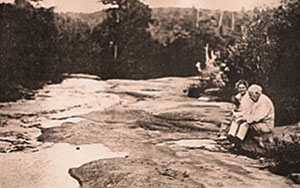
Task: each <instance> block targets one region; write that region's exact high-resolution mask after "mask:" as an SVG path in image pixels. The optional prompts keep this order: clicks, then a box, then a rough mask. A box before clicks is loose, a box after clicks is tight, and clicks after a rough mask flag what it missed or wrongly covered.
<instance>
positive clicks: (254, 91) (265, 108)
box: [228, 84, 275, 145]
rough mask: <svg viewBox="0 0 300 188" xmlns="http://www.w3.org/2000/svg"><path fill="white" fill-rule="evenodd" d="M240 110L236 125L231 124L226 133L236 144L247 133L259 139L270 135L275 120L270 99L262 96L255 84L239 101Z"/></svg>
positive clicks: (259, 88)
mask: <svg viewBox="0 0 300 188" xmlns="http://www.w3.org/2000/svg"><path fill="white" fill-rule="evenodd" d="M246 97H247V98H246ZM249 99H250V100H249ZM240 110H241V113H240V114H238V115H236V117H235V118H236V120H235V122H236V123H232V124H231V126H230V130H229V133H228V134H229V137H230V139H231V140H234V142H235V143H236V144H239V143H241V141H243V140H244V139H245V137H246V135H247V133H248V132H252V134H253V135H256V136H260V137H261V136H263V135H266V134H269V133H272V129H273V128H274V120H275V112H274V106H273V103H272V101H271V99H270V98H269V97H267V96H266V95H264V94H262V88H261V87H260V86H258V85H255V84H254V85H251V86H250V88H249V89H248V93H247V95H246V96H244V98H243V99H242V100H241V104H240ZM261 144H262V143H260V145H261Z"/></svg>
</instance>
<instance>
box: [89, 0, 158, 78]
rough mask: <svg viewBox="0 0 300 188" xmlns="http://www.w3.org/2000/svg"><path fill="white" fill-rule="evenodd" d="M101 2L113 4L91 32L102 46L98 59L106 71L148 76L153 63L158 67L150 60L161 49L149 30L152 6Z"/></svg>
mask: <svg viewBox="0 0 300 188" xmlns="http://www.w3.org/2000/svg"><path fill="white" fill-rule="evenodd" d="M101 2H102V3H104V4H111V5H113V6H112V7H111V8H109V9H107V10H106V13H107V19H106V20H104V21H103V22H102V23H101V24H99V25H98V26H96V27H95V28H94V30H93V33H92V38H93V40H94V41H96V42H97V44H98V47H99V48H101V53H100V54H99V59H100V61H101V62H102V64H103V67H102V68H103V74H104V73H110V74H111V75H107V76H108V77H110V76H117V77H127V78H129V77H132V78H134V77H145V76H148V75H149V73H151V70H150V69H151V66H153V67H155V65H154V64H155V63H154V62H153V61H152V63H151V60H153V54H155V51H156V50H157V48H158V46H157V45H156V43H155V42H154V41H153V40H152V38H151V35H150V33H149V32H148V31H147V29H148V27H149V23H150V22H151V9H150V8H149V7H148V6H147V5H145V4H143V3H141V2H140V1H138V0H126V1H124V0H110V1H106V0H103V1H101ZM151 47H152V48H151ZM149 63H151V65H150V64H149Z"/></svg>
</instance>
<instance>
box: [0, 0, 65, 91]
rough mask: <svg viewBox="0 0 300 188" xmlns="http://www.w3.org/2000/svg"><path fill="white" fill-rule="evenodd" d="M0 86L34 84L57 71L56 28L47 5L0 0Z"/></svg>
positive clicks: (10, 87)
mask: <svg viewBox="0 0 300 188" xmlns="http://www.w3.org/2000/svg"><path fill="white" fill-rule="evenodd" d="M0 20H1V21H0V29H1V31H0V33H1V34H0V35H1V43H0V55H1V62H0V89H1V94H5V93H6V94H7V95H8V96H9V95H10V90H14V89H15V88H16V87H19V88H20V87H26V88H35V87H38V86H39V85H41V83H42V82H45V81H47V80H49V79H51V78H53V77H54V75H57V73H59V72H60V71H59V65H58V64H56V63H54V62H57V60H58V56H57V48H56V47H57V40H56V39H57V34H58V33H57V29H56V27H55V22H54V14H53V11H52V10H51V9H44V8H39V9H36V8H34V7H33V6H32V5H31V4H30V3H28V2H27V1H22V0H18V1H16V3H15V5H11V4H0Z"/></svg>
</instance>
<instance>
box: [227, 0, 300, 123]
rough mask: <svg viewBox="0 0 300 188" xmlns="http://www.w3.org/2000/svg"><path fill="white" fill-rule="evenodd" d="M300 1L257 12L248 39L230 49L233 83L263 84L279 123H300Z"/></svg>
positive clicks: (249, 25)
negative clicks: (239, 81) (272, 103)
mask: <svg viewBox="0 0 300 188" xmlns="http://www.w3.org/2000/svg"><path fill="white" fill-rule="evenodd" d="M299 19H300V6H299V1H296V0H289V1H285V2H282V5H281V6H280V7H279V8H274V9H266V10H256V11H255V15H254V16H253V17H252V19H251V20H250V23H249V24H248V27H247V33H246V36H245V37H244V38H243V39H242V40H240V41H238V42H236V43H235V45H233V46H232V47H231V48H230V50H229V51H230V53H231V55H230V56H229V57H228V58H227V63H228V65H229V66H230V70H231V71H230V73H229V74H228V77H229V80H230V82H231V83H230V84H229V85H231V86H233V83H234V82H235V81H237V80H238V79H240V78H244V79H247V80H248V81H249V82H250V83H258V84H261V85H262V86H263V88H264V90H265V93H267V94H268V95H269V96H270V97H271V99H273V101H274V105H275V109H276V123H277V124H286V123H294V122H297V121H298V120H299V114H300V108H299V106H300V99H299V94H300V93H299V91H300V90H299V84H300V79H299V76H298V74H299V71H300V64H299V62H300V55H299V50H300V30H299V27H300V26H299V24H298V23H299V21H300V20H299Z"/></svg>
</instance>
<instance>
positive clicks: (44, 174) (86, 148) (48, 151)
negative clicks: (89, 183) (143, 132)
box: [0, 143, 127, 188]
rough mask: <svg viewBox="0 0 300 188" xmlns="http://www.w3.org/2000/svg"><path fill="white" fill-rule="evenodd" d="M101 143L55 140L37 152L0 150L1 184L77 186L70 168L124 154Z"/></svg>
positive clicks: (43, 187)
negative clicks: (79, 143) (74, 142)
mask: <svg viewBox="0 0 300 188" xmlns="http://www.w3.org/2000/svg"><path fill="white" fill-rule="evenodd" d="M125 156H127V154H126V153H116V152H112V151H111V150H110V149H109V148H107V147H105V146H104V145H102V144H93V145H79V146H74V145H70V144H66V143H60V144H54V145H53V146H51V147H48V148H44V149H41V150H40V151H38V152H34V153H20V152H18V153H10V154H0V166H1V172H0V187H1V188H20V187H26V188H78V187H79V184H78V182H77V180H75V179H73V178H72V177H71V176H70V175H69V174H68V171H69V169H70V168H73V167H79V166H81V165H82V164H84V163H88V162H91V161H94V160H99V159H107V158H123V157H125Z"/></svg>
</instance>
